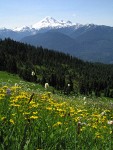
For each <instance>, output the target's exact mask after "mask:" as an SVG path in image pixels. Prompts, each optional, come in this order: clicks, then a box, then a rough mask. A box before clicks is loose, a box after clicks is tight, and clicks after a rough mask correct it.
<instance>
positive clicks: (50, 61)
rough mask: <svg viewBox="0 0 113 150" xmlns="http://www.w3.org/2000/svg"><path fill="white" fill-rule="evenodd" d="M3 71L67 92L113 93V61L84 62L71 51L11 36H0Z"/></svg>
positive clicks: (1, 67)
mask: <svg viewBox="0 0 113 150" xmlns="http://www.w3.org/2000/svg"><path fill="white" fill-rule="evenodd" d="M0 71H7V72H9V73H13V74H18V75H19V76H20V77H21V78H22V79H24V80H26V81H29V82H35V83H37V84H42V85H44V84H45V83H46V82H47V83H49V85H50V86H52V87H53V89H56V90H58V91H59V92H61V93H64V94H67V95H69V94H73V95H78V94H83V95H87V96H91V95H93V94H94V95H95V96H98V97H99V96H105V97H111V98H112V97H113V64H109V65H108V64H102V63H92V62H84V61H82V60H80V59H78V58H75V57H72V56H71V55H69V54H64V53H62V52H57V51H54V50H49V49H45V48H42V47H34V46H31V45H28V44H24V43H20V42H17V41H14V40H11V39H9V38H8V39H5V40H0ZM32 73H33V74H32ZM68 85H69V86H68ZM53 92H54V90H53Z"/></svg>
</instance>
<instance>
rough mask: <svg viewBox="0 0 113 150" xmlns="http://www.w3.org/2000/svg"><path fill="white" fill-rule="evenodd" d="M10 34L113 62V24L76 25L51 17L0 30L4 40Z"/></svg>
mask: <svg viewBox="0 0 113 150" xmlns="http://www.w3.org/2000/svg"><path fill="white" fill-rule="evenodd" d="M51 32H53V33H51ZM9 37H10V38H11V39H13V40H16V41H21V42H24V43H28V44H31V45H34V46H42V47H44V48H49V49H54V50H57V51H62V52H64V53H69V54H70V55H72V56H76V57H79V58H80V59H83V60H86V61H93V62H103V63H113V27H110V26H105V25H95V24H86V25H82V24H77V23H76V24H75V23H72V22H71V21H63V20H61V21H58V20H56V19H54V18H53V17H50V16H49V17H45V18H44V19H42V20H41V21H39V22H38V23H35V24H34V25H31V26H23V27H20V28H16V29H13V30H11V29H6V28H3V29H0V38H1V39H4V38H9ZM72 41H73V42H72Z"/></svg>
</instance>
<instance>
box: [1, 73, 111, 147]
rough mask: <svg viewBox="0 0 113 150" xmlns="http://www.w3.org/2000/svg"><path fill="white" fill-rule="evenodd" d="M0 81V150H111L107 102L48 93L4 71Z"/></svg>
mask: <svg viewBox="0 0 113 150" xmlns="http://www.w3.org/2000/svg"><path fill="white" fill-rule="evenodd" d="M0 79H1V85H0V142H1V143H0V150H39V149H40V150H112V149H113V124H112V121H113V103H112V101H111V100H110V99H109V100H107V99H106V98H103V97H101V98H96V97H89V98H88V97H87V98H86V99H85V100H84V99H83V96H81V95H80V96H65V95H62V96H61V95H59V94H58V93H56V94H52V93H51V92H50V91H49V90H48V91H45V89H44V87H42V86H41V85H38V84H34V83H29V82H25V81H23V80H21V79H20V78H19V77H18V76H15V75H11V74H7V73H6V72H0ZM4 82H5V84H4ZM15 83H18V85H19V86H14V85H15ZM7 90H10V92H11V93H7ZM50 90H51V89H50ZM33 93H34V95H32V94H33ZM109 123H111V124H109Z"/></svg>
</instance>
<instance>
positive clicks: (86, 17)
mask: <svg viewBox="0 0 113 150" xmlns="http://www.w3.org/2000/svg"><path fill="white" fill-rule="evenodd" d="M46 16H51V17H53V18H55V19H57V20H62V19H63V20H65V21H67V20H70V21H72V22H74V23H81V24H87V23H94V24H100V25H101V24H104V25H108V26H113V0H0V27H6V28H14V27H21V26H23V25H32V24H34V23H36V22H38V21H40V20H41V19H43V18H45V17H46Z"/></svg>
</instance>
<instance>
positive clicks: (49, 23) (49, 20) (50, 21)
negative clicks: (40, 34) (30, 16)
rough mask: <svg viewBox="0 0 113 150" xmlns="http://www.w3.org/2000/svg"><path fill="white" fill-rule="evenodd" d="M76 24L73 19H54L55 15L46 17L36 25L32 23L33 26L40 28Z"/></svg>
mask: <svg viewBox="0 0 113 150" xmlns="http://www.w3.org/2000/svg"><path fill="white" fill-rule="evenodd" d="M72 25H74V24H72V22H71V21H67V22H65V21H63V20H61V21H57V20H56V19H54V18H53V17H50V16H48V17H46V18H44V19H43V20H41V21H39V22H37V23H35V24H34V25H32V28H35V29H40V28H47V27H49V28H61V27H68V26H72Z"/></svg>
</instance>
